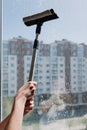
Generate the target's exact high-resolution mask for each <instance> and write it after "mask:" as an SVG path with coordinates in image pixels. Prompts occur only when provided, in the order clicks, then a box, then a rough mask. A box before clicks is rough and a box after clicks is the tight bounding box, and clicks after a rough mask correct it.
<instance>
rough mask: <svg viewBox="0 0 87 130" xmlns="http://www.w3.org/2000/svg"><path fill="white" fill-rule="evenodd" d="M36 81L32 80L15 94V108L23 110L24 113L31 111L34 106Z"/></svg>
mask: <svg viewBox="0 0 87 130" xmlns="http://www.w3.org/2000/svg"><path fill="white" fill-rule="evenodd" d="M36 85H37V83H36V82H33V81H30V82H27V83H26V84H25V85H23V86H22V87H21V88H20V89H19V90H18V93H17V94H16V96H15V99H14V105H13V109H12V111H13V110H15V109H17V111H18V110H21V109H22V111H23V115H25V114H27V113H29V112H30V110H32V109H33V107H34V93H35V90H36Z"/></svg>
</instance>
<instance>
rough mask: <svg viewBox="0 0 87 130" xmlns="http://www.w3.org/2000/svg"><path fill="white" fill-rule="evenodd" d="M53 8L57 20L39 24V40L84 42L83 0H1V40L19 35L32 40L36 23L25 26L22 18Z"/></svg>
mask: <svg viewBox="0 0 87 130" xmlns="http://www.w3.org/2000/svg"><path fill="white" fill-rule="evenodd" d="M51 8H53V9H54V11H55V13H56V14H57V15H58V16H59V19H55V20H52V21H48V22H46V23H44V24H43V26H42V30H41V34H40V36H39V40H40V41H44V42H45V43H52V42H54V41H55V40H62V39H67V40H69V41H73V42H75V43H85V44H87V15H86V13H87V0H3V7H2V11H3V13H2V17H3V21H2V23H3V24H2V28H3V32H2V34H3V40H8V39H11V38H13V37H18V36H22V37H24V38H26V39H28V40H34V38H35V29H36V26H35V25H34V26H30V27H27V26H25V25H24V23H23V17H25V16H31V15H33V14H37V13H40V12H43V11H45V10H48V9H51Z"/></svg>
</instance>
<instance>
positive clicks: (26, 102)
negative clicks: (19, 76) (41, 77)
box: [0, 82, 36, 130]
mask: <svg viewBox="0 0 87 130" xmlns="http://www.w3.org/2000/svg"><path fill="white" fill-rule="evenodd" d="M35 86H36V82H28V83H26V84H25V85H23V86H22V87H21V88H20V89H19V91H18V93H17V94H16V96H15V99H14V104H13V108H12V111H11V114H10V115H9V116H8V117H7V118H6V119H5V120H3V121H2V122H1V124H0V130H21V129H22V121H23V116H24V115H25V114H27V113H29V112H30V111H31V110H32V108H33V106H34V100H33V96H34V91H35Z"/></svg>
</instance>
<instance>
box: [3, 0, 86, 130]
mask: <svg viewBox="0 0 87 130" xmlns="http://www.w3.org/2000/svg"><path fill="white" fill-rule="evenodd" d="M78 2H79V0H78ZM71 3H72V4H71ZM79 3H80V5H79V7H78V6H77V8H76V5H78V3H77V2H75V1H73V0H72V1H71V2H69V1H67V2H66V3H65V2H64V1H61V2H58V1H57V0H55V1H53V0H51V1H48V2H46V1H43V0H37V1H31V0H30V1H28V0H14V1H12V0H8V1H7V0H3V46H2V59H3V60H2V119H3V118H5V117H6V116H7V115H8V114H9V112H10V111H11V107H12V103H13V99H14V96H15V94H16V93H17V91H18V89H19V88H20V87H21V86H22V85H23V84H24V83H25V82H27V81H28V78H29V73H30V65H31V59H32V53H33V44H34V43H33V41H34V38H35V29H36V26H32V27H26V26H25V25H24V23H23V20H22V18H23V17H24V16H28V15H32V14H35V13H38V12H41V11H43V10H47V9H50V8H52V5H53V9H54V10H55V11H56V13H58V15H60V16H59V17H60V18H59V19H58V20H54V21H50V22H49V23H44V24H43V26H42V30H41V34H40V37H39V46H38V50H37V55H36V57H35V58H36V62H35V68H34V74H33V80H34V81H37V83H38V85H37V89H36V93H35V97H34V100H35V101H34V102H35V106H34V109H33V110H32V111H31V113H30V114H27V115H26V116H25V117H24V120H23V130H27V129H30V130H44V129H45V130H52V129H55V130H57V129H60V130H86V129H87V123H86V122H87V39H86V38H85V33H84V39H83V34H82V31H83V32H85V31H84V30H85V27H83V28H84V30H82V29H81V30H80V27H81V26H80V25H81V23H80V22H82V21H81V15H80V14H79V12H78V11H77V10H79V11H80V8H81V7H82V5H83V7H82V10H83V13H84V12H85V9H86V8H85V3H86V2H83V3H81V1H80V2H79ZM65 5H66V6H65ZM69 10H70V11H69ZM75 11H77V14H78V15H77V14H76V12H75ZM67 15H68V16H67ZM74 15H75V16H74ZM71 16H72V17H73V19H74V20H73V19H72V17H71ZM77 16H78V17H77ZM74 17H75V18H74ZM83 17H84V15H83ZM75 19H76V20H75ZM78 19H79V20H78ZM69 20H70V21H69ZM84 21H87V19H86V18H85V17H84ZM77 24H78V25H77ZM83 25H84V26H87V23H84V24H83ZM76 27H77V28H76ZM77 30H79V31H77ZM69 31H70V32H69ZM73 32H74V33H73ZM69 33H70V34H71V35H72V36H71V35H70V34H69ZM78 35H79V37H78ZM64 37H66V38H67V39H64ZM81 37H82V39H81ZM59 39H61V40H59ZM69 39H70V40H69ZM84 41H85V42H84ZM83 42H84V43H83Z"/></svg>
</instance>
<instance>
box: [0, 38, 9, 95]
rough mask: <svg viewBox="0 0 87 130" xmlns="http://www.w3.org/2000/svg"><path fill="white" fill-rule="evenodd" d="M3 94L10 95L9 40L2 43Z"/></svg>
mask: <svg viewBox="0 0 87 130" xmlns="http://www.w3.org/2000/svg"><path fill="white" fill-rule="evenodd" d="M1 72H2V82H1V84H2V90H3V91H2V96H8V91H9V89H8V41H3V44H2V69H1Z"/></svg>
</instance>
